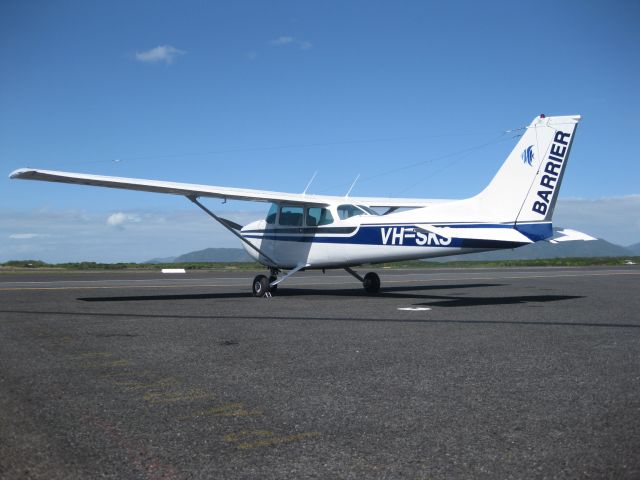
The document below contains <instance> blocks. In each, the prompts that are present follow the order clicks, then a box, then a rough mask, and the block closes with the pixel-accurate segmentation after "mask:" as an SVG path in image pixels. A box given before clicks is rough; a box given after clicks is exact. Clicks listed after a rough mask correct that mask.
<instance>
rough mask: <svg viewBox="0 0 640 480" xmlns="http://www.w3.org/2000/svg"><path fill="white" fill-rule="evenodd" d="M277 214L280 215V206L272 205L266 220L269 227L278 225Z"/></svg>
mask: <svg viewBox="0 0 640 480" xmlns="http://www.w3.org/2000/svg"><path fill="white" fill-rule="evenodd" d="M277 214H278V205H276V204H275V203H272V204H271V208H270V209H269V213H267V218H266V221H267V223H268V224H269V225H273V224H274V223H276V215H277Z"/></svg>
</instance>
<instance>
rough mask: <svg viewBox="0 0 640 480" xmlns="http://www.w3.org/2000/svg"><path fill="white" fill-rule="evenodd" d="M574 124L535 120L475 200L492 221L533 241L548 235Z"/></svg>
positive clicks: (563, 120)
mask: <svg viewBox="0 0 640 480" xmlns="http://www.w3.org/2000/svg"><path fill="white" fill-rule="evenodd" d="M579 121H580V116H579V115H573V116H564V117H545V116H544V115H541V116H540V117H537V118H536V119H534V120H533V122H531V125H529V126H528V127H527V129H526V132H525V133H524V135H523V136H522V138H521V139H520V141H519V142H518V144H517V145H516V147H515V148H514V149H513V151H512V152H511V154H510V155H509V156H508V157H507V160H506V161H505V162H504V164H503V165H502V167H501V168H500V170H499V171H498V173H497V174H496V175H495V177H494V178H493V180H491V183H489V185H488V186H487V187H486V188H485V189H484V190H483V191H482V192H480V193H479V194H478V195H476V196H475V197H474V198H473V200H474V202H477V205H478V206H479V207H480V208H481V209H482V210H483V211H484V212H485V213H486V214H488V215H489V216H491V218H493V219H495V220H497V221H499V222H504V223H514V224H515V227H516V229H517V230H519V231H521V232H522V233H524V234H525V235H527V236H529V237H530V238H532V239H534V238H535V240H541V239H543V238H547V237H549V236H551V235H552V228H551V218H552V215H553V210H554V208H555V205H556V200H557V198H558V192H559V190H560V184H561V183H562V177H563V176H564V172H565V169H566V166H567V161H568V159H569V152H570V151H571V145H572V143H573V137H574V135H575V131H576V127H577V125H578V122H579ZM531 224H546V225H545V228H540V227H541V226H540V225H537V226H536V225H534V228H531V226H530V225H531ZM528 225H529V226H528Z"/></svg>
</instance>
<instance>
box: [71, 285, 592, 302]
mask: <svg viewBox="0 0 640 480" xmlns="http://www.w3.org/2000/svg"><path fill="white" fill-rule="evenodd" d="M501 286H503V285H501V284H490V283H473V284H459V285H414V286H393V287H387V288H383V289H382V290H381V291H380V292H379V293H378V294H377V295H373V296H371V298H388V299H393V298H395V299H405V300H413V301H421V303H415V304H414V305H416V306H430V307H431V306H434V307H477V306H483V305H484V306H487V305H517V304H526V303H545V302H555V301H561V300H572V299H577V298H583V297H580V296H572V295H516V296H500V297H495V296H494V297H471V296H466V295H431V294H426V295H425V294H424V292H429V291H437V290H459V289H469V288H482V287H501ZM276 295H277V297H283V298H286V297H297V296H306V297H309V296H322V297H327V299H331V297H336V296H338V297H369V295H368V294H366V293H365V292H363V291H362V289H361V288H350V289H331V288H329V289H321V290H312V289H306V288H305V289H302V288H281V289H279V290H278V293H277V294H276ZM248 296H250V294H247V293H244V292H225V293H196V294H174V295H166V294H165V295H126V296H112V297H83V298H78V300H81V301H84V302H144V301H166V300H169V301H171V300H215V299H232V298H247V297H248Z"/></svg>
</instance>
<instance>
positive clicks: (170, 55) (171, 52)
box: [136, 45, 187, 65]
mask: <svg viewBox="0 0 640 480" xmlns="http://www.w3.org/2000/svg"><path fill="white" fill-rule="evenodd" d="M186 53H187V52H185V51H184V50H179V49H177V48H176V47H172V46H171V45H160V46H158V47H155V48H152V49H150V50H145V51H144V52H136V60H138V61H139V62H144V63H162V62H164V63H165V64H167V65H171V64H172V63H173V60H174V59H175V58H176V57H178V56H179V55H184V54H186Z"/></svg>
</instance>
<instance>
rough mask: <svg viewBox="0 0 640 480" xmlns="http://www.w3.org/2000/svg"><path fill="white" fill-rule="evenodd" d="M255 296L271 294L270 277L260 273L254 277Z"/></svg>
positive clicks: (252, 288) (253, 288)
mask: <svg viewBox="0 0 640 480" xmlns="http://www.w3.org/2000/svg"><path fill="white" fill-rule="evenodd" d="M251 290H252V292H253V296H254V297H264V296H266V295H267V294H270V293H271V292H270V290H271V289H270V288H269V279H268V278H267V277H266V276H265V275H258V276H256V278H254V279H253V284H252V286H251Z"/></svg>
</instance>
